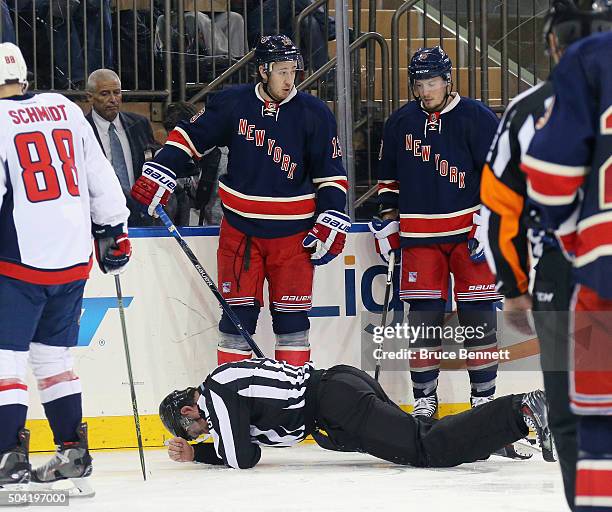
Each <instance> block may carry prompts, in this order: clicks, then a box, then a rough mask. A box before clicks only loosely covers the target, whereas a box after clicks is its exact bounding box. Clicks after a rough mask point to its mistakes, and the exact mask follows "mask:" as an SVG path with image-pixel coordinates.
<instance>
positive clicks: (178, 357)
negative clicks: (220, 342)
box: [28, 225, 541, 451]
mask: <svg viewBox="0 0 612 512" xmlns="http://www.w3.org/2000/svg"><path fill="white" fill-rule="evenodd" d="M181 232H182V233H183V235H184V236H185V237H186V240H187V242H188V243H189V245H190V247H191V248H192V250H193V251H194V253H195V254H196V256H197V257H198V258H199V260H200V262H201V263H202V265H203V266H204V268H205V269H206V270H207V272H208V273H209V274H210V275H211V276H212V277H213V279H214V278H216V248H217V235H218V229H216V228H186V229H184V230H181ZM130 236H131V239H132V243H133V247H134V252H133V255H132V260H131V262H130V265H129V267H128V269H127V271H126V272H125V273H124V274H122V275H121V284H122V288H123V295H124V297H125V303H126V306H127V307H126V318H127V330H128V339H129V346H130V351H131V358H132V366H133V374H134V379H135V382H136V393H137V398H138V408H139V411H140V414H141V422H142V429H143V436H144V439H145V445H147V446H160V445H162V443H163V441H164V439H165V438H166V437H167V433H166V432H165V431H164V429H163V428H162V426H161V423H160V422H159V419H158V417H157V414H156V413H157V408H158V405H159V402H160V400H161V399H162V398H163V397H164V396H165V395H166V394H167V393H168V392H170V391H172V390H173V389H181V388H184V387H186V386H188V385H198V384H199V383H200V382H201V381H202V380H203V379H204V378H205V377H206V375H207V373H208V372H209V371H210V370H212V369H213V368H214V367H215V365H216V364H215V363H216V332H217V331H216V328H217V322H218V320H219V318H220V316H221V309H220V307H219V306H218V304H217V302H216V300H215V298H214V296H213V295H212V294H211V292H210V291H209V290H208V288H207V287H206V286H205V284H204V282H203V281H202V280H201V278H200V277H199V276H198V274H197V272H196V270H195V269H194V267H193V266H192V265H191V263H190V262H189V260H188V259H187V258H186V257H185V255H184V254H183V252H182V251H181V249H180V247H179V246H178V244H177V243H176V241H175V240H174V239H173V238H171V237H169V236H168V235H167V232H166V230H165V229H164V228H150V229H134V230H131V231H130ZM385 272H386V267H385V266H384V265H383V264H382V262H381V260H380V259H379V258H378V256H377V255H376V254H375V253H374V250H373V244H372V238H371V234H370V233H369V232H368V231H367V226H366V225H356V226H354V227H353V230H352V232H351V233H350V234H349V236H348V238H347V244H346V248H345V251H344V253H343V254H342V256H340V257H338V258H336V259H335V260H334V261H332V262H331V263H329V264H328V265H326V266H323V267H320V268H317V269H316V272H315V284H314V292H313V304H314V305H315V308H314V309H313V312H312V315H311V334H310V340H311V345H312V360H313V361H314V363H315V365H316V366H317V367H319V368H325V367H328V366H331V365H334V364H337V363H346V364H352V365H355V366H358V367H360V366H361V350H362V349H361V330H362V321H361V319H360V317H361V314H362V312H363V311H379V310H380V307H381V304H382V302H383V296H384V282H385V277H384V274H385ZM397 292H398V291H397V290H396V291H395V293H396V294H397ZM265 300H266V305H265V306H264V308H263V309H262V314H261V315H260V320H259V325H258V329H257V334H256V335H255V340H256V341H257V343H258V344H259V346H260V347H261V349H262V350H263V351H264V353H265V354H266V355H270V356H273V354H274V335H273V333H272V329H271V321H270V315H269V311H268V309H267V307H268V304H267V296H266V299H265ZM395 303H396V304H399V301H397V299H396V301H395ZM514 338H517V336H514ZM517 341H518V342H519V344H520V345H521V347H524V348H525V350H522V352H521V354H520V355H519V356H517V357H529V358H532V359H536V358H537V355H536V353H537V343H536V342H535V340H525V339H518V338H517ZM534 347H535V350H534ZM73 354H74V358H75V368H76V371H77V373H78V375H79V376H80V378H81V381H82V385H83V414H84V416H85V417H86V418H87V421H88V423H89V428H90V445H91V447H92V448H127V447H134V446H136V439H135V434H134V422H133V418H132V403H131V399H130V390H129V385H128V379H127V370H126V363H125V356H124V348H123V338H122V334H121V325H120V320H119V313H118V309H117V301H116V295H115V284H114V279H113V278H112V276H107V275H104V274H102V273H101V272H100V271H99V270H98V268H97V267H95V268H94V270H93V271H92V275H91V278H90V280H89V282H88V284H87V287H86V289H85V300H84V304H83V314H82V316H81V333H80V338H79V346H78V347H76V348H75V349H73ZM503 366H504V365H502V371H501V372H500V375H499V378H498V395H501V394H506V393H512V392H521V391H526V390H530V389H534V388H535V387H539V386H541V379H540V375H539V373H538V372H537V371H508V370H505V371H504V368H503ZM381 382H382V384H383V386H384V387H385V389H386V390H387V391H388V392H389V394H390V396H391V397H392V398H393V399H394V400H396V401H397V402H398V403H401V404H404V405H409V404H410V402H411V400H410V397H411V392H410V387H409V375H408V373H407V372H398V371H394V372H383V375H382V377H381ZM28 385H29V389H30V391H31V394H30V412H29V418H31V421H30V422H29V427H30V428H31V430H32V440H31V447H32V450H34V451H37V450H48V449H51V448H52V440H51V435H50V432H49V430H48V427H47V426H46V421H43V420H41V419H42V418H44V414H43V411H42V407H41V406H40V404H39V403H38V396H37V392H36V391H35V390H36V383H35V382H34V381H33V379H32V377H31V375H30V376H29V380H28ZM439 394H440V399H441V402H443V405H442V407H441V413H442V414H445V413H448V412H454V411H456V410H458V409H462V408H464V407H466V405H467V402H468V396H469V385H468V379H467V373H466V372H465V371H446V372H442V376H441V379H440V387H439Z"/></svg>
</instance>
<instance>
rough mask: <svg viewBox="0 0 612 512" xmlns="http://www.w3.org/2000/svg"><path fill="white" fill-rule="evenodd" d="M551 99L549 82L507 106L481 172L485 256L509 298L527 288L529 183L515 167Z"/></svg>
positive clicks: (522, 292) (524, 93)
mask: <svg viewBox="0 0 612 512" xmlns="http://www.w3.org/2000/svg"><path fill="white" fill-rule="evenodd" d="M553 96H554V92H553V87H552V84H551V83H550V82H548V81H547V82H542V83H540V84H538V85H536V86H535V87H532V88H531V89H529V90H527V91H525V92H523V93H522V94H520V95H518V96H517V97H516V98H514V100H512V102H510V104H509V105H508V108H507V109H506V111H505V112H504V115H503V117H502V119H501V122H500V124H499V127H498V129H497V133H496V134H495V138H494V139H493V143H492V145H491V149H490V151H489V154H488V155H487V161H486V163H485V166H484V169H483V172H482V181H481V185H480V198H481V201H482V204H483V208H482V210H481V215H482V217H483V223H484V225H483V229H484V231H485V233H487V236H486V237H485V254H486V257H487V261H488V263H489V266H490V267H491V270H492V271H493V273H494V274H495V275H496V279H497V289H498V291H499V292H500V293H502V294H503V295H504V296H505V297H508V298H512V297H517V296H519V295H522V294H524V293H526V292H527V290H528V287H529V269H530V262H529V252H528V247H529V242H528V238H527V227H526V226H525V224H524V220H523V210H524V207H525V198H526V196H527V184H526V176H525V173H523V171H522V170H521V169H520V167H519V165H520V163H521V159H522V157H523V155H524V154H525V153H526V152H527V149H528V148H529V144H530V142H531V139H532V138H533V136H534V134H535V131H536V129H537V128H538V122H539V119H540V118H542V117H543V116H544V115H545V112H546V109H547V108H548V106H549V105H550V104H551V102H552V101H553Z"/></svg>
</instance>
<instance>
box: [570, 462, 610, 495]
mask: <svg viewBox="0 0 612 512" xmlns="http://www.w3.org/2000/svg"><path fill="white" fill-rule="evenodd" d="M578 464H580V462H578ZM576 496H610V497H611V498H612V470H611V469H603V470H602V469H580V468H578V470H577V471H576Z"/></svg>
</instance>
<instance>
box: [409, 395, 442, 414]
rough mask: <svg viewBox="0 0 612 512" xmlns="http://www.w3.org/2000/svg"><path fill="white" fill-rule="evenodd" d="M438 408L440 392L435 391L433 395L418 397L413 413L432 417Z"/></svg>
mask: <svg viewBox="0 0 612 512" xmlns="http://www.w3.org/2000/svg"><path fill="white" fill-rule="evenodd" d="M437 410H438V394H437V393H434V394H433V395H429V396H424V397H421V398H417V399H416V400H415V401H414V410H413V411H412V415H413V416H414V417H417V416H420V417H425V418H432V417H433V415H434V414H436V411H437Z"/></svg>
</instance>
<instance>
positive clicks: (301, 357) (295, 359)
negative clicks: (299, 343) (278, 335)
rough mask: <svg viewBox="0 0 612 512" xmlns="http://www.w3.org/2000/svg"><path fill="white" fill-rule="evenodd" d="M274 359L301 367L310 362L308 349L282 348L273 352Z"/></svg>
mask: <svg viewBox="0 0 612 512" xmlns="http://www.w3.org/2000/svg"><path fill="white" fill-rule="evenodd" d="M274 359H276V360H278V361H284V362H285V363H289V364H292V365H293V366H303V365H305V364H306V363H307V362H308V361H310V347H283V348H277V349H276V350H275V351H274Z"/></svg>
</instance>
